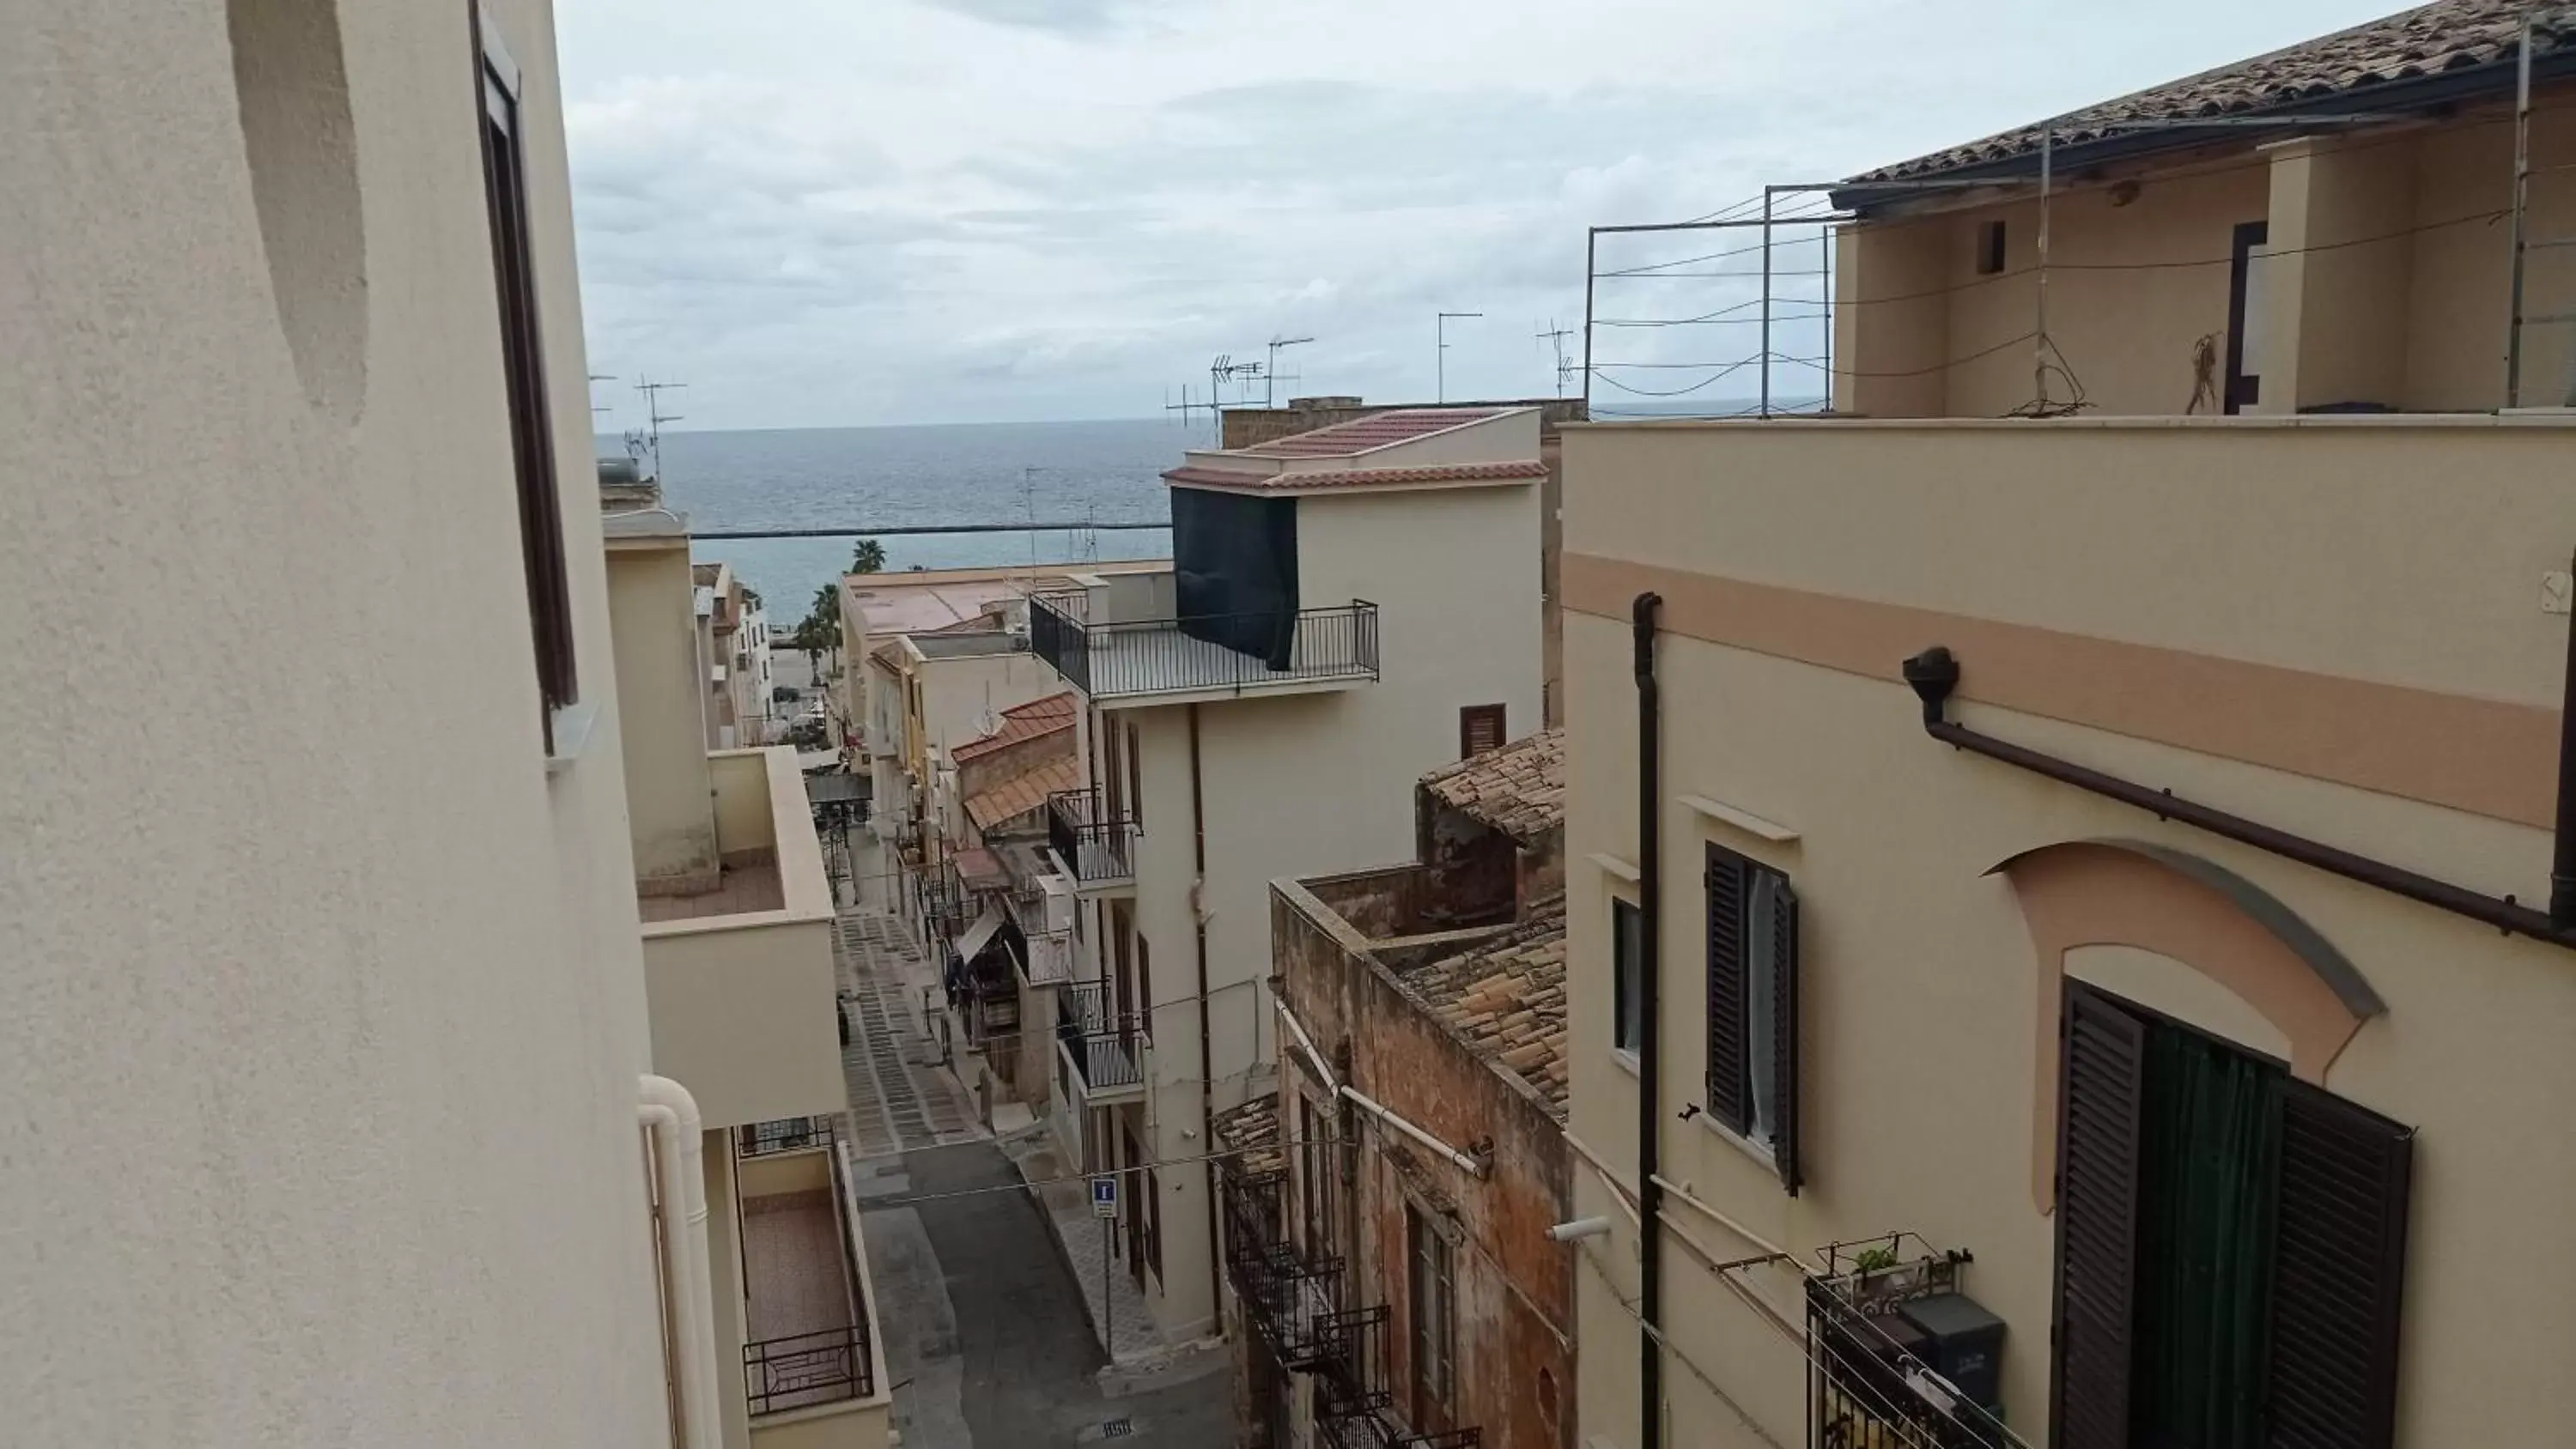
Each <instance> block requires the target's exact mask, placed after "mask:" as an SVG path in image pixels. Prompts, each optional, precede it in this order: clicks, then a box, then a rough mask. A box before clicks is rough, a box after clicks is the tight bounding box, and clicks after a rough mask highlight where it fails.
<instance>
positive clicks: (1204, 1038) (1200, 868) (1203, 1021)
mask: <svg viewBox="0 0 2576 1449" xmlns="http://www.w3.org/2000/svg"><path fill="white" fill-rule="evenodd" d="M1188 709H1189V719H1190V870H1191V872H1192V874H1191V877H1190V878H1191V880H1193V881H1195V882H1196V883H1197V884H1196V888H1195V889H1193V890H1192V891H1191V892H1190V932H1191V935H1192V936H1193V937H1194V938H1195V947H1194V950H1195V954H1196V958H1197V962H1198V985H1199V1075H1200V1076H1201V1077H1203V1078H1205V1079H1206V1080H1204V1081H1202V1082H1200V1083H1199V1151H1201V1152H1202V1153H1213V1152H1215V1151H1216V1057H1215V1055H1214V1052H1213V1048H1212V1047H1211V1046H1210V1045H1209V1039H1210V1036H1211V1033H1210V1032H1209V1030H1208V959H1207V911H1206V905H1207V796H1206V792H1205V791H1204V789H1202V787H1201V784H1200V777H1199V707H1198V706H1197V705H1195V704H1192V705H1190V706H1188ZM1252 1039H1253V1042H1254V1044H1255V1045H1258V1044H1259V1043H1260V1040H1261V1016H1260V1014H1259V1013H1258V1012H1255V1013H1254V1014H1253V1018H1252ZM1201 1168H1202V1170H1203V1173H1204V1176H1205V1180H1204V1181H1203V1182H1202V1184H1201V1187H1200V1192H1199V1200H1200V1206H1202V1207H1204V1208H1205V1209H1207V1261H1208V1292H1209V1294H1210V1295H1211V1297H1212V1298H1213V1297H1215V1296H1218V1295H1219V1290H1218V1287H1217V1285H1218V1284H1219V1283H1220V1282H1222V1281H1223V1279H1222V1278H1220V1277H1219V1276H1218V1261H1219V1259H1218V1254H1217V1240H1216V1239H1217V1227H1216V1177H1217V1168H1216V1159H1215V1158H1214V1157H1210V1158H1208V1159H1207V1161H1206V1162H1204V1163H1202V1164H1201ZM1158 1213H1159V1210H1158ZM1159 1220H1160V1218H1159V1215H1158V1217H1157V1221H1159Z"/></svg>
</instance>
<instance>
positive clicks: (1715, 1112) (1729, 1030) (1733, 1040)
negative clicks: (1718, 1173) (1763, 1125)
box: [1647, 845, 1753, 1135]
mask: <svg viewBox="0 0 2576 1449" xmlns="http://www.w3.org/2000/svg"><path fill="white" fill-rule="evenodd" d="M1707 883H1708V1114H1709V1115H1710V1116H1711V1117H1714V1118H1716V1119H1717V1122H1718V1125H1720V1126H1722V1127H1725V1128H1726V1129H1727V1130H1728V1131H1731V1132H1734V1133H1736V1134H1738V1135H1742V1134H1743V1133H1746V1132H1749V1131H1751V1130H1752V1126H1753V1103H1752V1101H1751V1100H1750V1096H1751V1094H1750V1093H1748V1092H1746V1091H1745V1089H1744V1073H1745V1061H1744V1034H1745V1031H1746V1030H1747V1023H1746V1015H1747V1013H1748V1012H1749V1011H1750V1010H1751V1009H1752V1007H1751V999H1750V998H1751V985H1752V982H1751V978H1750V977H1749V975H1748V974H1747V972H1746V970H1745V962H1744V905H1745V901H1744V897H1745V883H1746V882H1745V868H1744V861H1743V859H1742V858H1741V857H1739V856H1737V855H1735V854H1733V853H1731V852H1729V851H1725V850H1721V849H1719V848H1718V847H1716V846H1714V845H1712V846H1710V847H1708V877H1707ZM1647 969H1648V970H1650V971H1651V970H1653V969H1654V966H1653V963H1651V962H1650V963H1648V965H1647Z"/></svg>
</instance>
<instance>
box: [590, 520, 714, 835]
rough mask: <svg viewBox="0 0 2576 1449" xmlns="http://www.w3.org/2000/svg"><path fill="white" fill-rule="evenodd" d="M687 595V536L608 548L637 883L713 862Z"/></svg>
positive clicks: (690, 591)
mask: <svg viewBox="0 0 2576 1449" xmlns="http://www.w3.org/2000/svg"><path fill="white" fill-rule="evenodd" d="M693 595H694V586H693V585H691V584H690V582H689V546H688V541H687V540H686V539H684V538H673V539H669V540H660V539H657V540H654V541H653V542H651V543H640V542H638V543H623V542H621V543H618V544H615V545H612V546H611V547H610V549H609V552H608V611H609V621H610V632H611V634H612V636H613V638H614V640H615V643H616V651H617V695H618V714H619V717H620V718H621V719H623V720H624V721H625V722H626V731H625V742H626V748H625V757H626V811H627V824H628V828H629V830H630V831H631V832H632V835H633V838H634V842H635V878H636V880H637V881H639V882H652V881H657V880H661V881H670V882H674V883H678V882H686V881H689V880H692V879H703V878H704V877H705V876H706V874H707V873H708V872H709V871H711V870H713V869H714V868H715V864H716V838H715V818H714V816H713V815H712V814H711V813H710V812H709V810H708V808H707V800H708V797H709V796H710V795H711V794H712V793H713V791H714V788H715V787H714V782H713V780H712V778H711V777H710V776H709V774H708V766H707V746H706V726H705V723H704V720H703V712H704V711H703V702H702V697H703V694H704V686H703V685H702V684H701V682H700V679H699V673H698V671H699V668H700V663H699V659H698V628H697V617H696V615H695V614H694V613H693V612H692V610H691V607H690V600H691V598H692V597H693Z"/></svg>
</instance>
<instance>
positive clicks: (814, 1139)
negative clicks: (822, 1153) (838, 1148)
mask: <svg viewBox="0 0 2576 1449" xmlns="http://www.w3.org/2000/svg"><path fill="white" fill-rule="evenodd" d="M831 1145H832V1119H831V1118H829V1117H782V1118H780V1119H779V1120H777V1121H775V1122H753V1123H750V1124H748V1125H746V1126H742V1127H736V1128H735V1129H733V1155H734V1156H736V1157H767V1156H769V1155H770V1154H771V1153H775V1152H806V1151H810V1150H812V1149H815V1148H818V1147H819V1148H829V1147H830V1146H831Z"/></svg>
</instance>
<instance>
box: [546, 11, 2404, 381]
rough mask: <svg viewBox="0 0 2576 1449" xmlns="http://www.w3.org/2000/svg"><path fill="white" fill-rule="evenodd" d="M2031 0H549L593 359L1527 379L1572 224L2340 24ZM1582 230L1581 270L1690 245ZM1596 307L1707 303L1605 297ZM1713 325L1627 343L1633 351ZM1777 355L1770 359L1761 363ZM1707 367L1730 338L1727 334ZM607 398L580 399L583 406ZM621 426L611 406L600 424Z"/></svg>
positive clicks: (961, 372)
mask: <svg viewBox="0 0 2576 1449" xmlns="http://www.w3.org/2000/svg"><path fill="white" fill-rule="evenodd" d="M2380 8H2382V5H2381V3H2380V0H2275V3H2273V4H2272V5H2269V6H2266V7H2263V8H2262V9H2261V10H2260V11H2259V12H2248V11H2246V10H2245V9H2244V7H2241V6H2223V5H2221V4H2220V3H2218V0H2173V3H2172V4H2170V5H2168V6H2166V7H2165V8H2163V9H2161V10H2157V11H2152V12H2148V11H2140V10H2137V9H2136V8H2135V7H2113V6H2109V5H2107V4H2100V3H2096V4H2093V5H2088V6H2081V7H2068V6H2064V5H2055V4H2052V5H2044V4H2041V3H2039V0H1983V3H1975V4H1971V3H1968V0H1921V3H1917V4H1912V5H1904V6H1889V5H1885V4H1883V3H1875V0H1872V3H1864V0H1807V3H1805V4H1802V5H1800V6H1796V7H1778V8H1774V9H1765V10H1752V9H1748V8H1745V7H1742V6H1738V5H1719V4H1704V3H1692V4H1683V3H1672V0H1596V3H1594V4H1592V5H1589V6H1584V7H1572V8H1569V7H1565V6H1562V5H1553V4H1549V5H1541V4H1536V3H1530V0H1488V3H1480V4H1475V5H1467V4H1464V3H1458V0H1437V3H1435V0H1393V3H1390V0H1309V3H1306V4H1302V5H1299V6H1296V7H1281V6H1279V5H1277V4H1276V3H1261V4H1254V3H1250V0H1206V3H1194V4H1191V5H1187V6H1182V5H1176V4H1172V3H1169V0H916V3H907V0H875V3H871V4H867V5H849V4H846V3H833V0H758V3H753V4H739V5H732V6H709V5H705V4H703V3H701V0H558V12H557V13H558V20H559V24H560V27H561V30H562V42H561V52H562V57H563V65H564V69H565V88H566V94H567V101H568V104H567V123H568V128H569V135H570V146H571V151H572V161H573V173H574V183H575V206H576V216H577V219H578V222H579V224H580V228H581V248H582V273H583V281H584V287H585V297H584V301H585V307H586V312H587V319H588V323H589V328H590V333H591V356H592V362H593V365H594V368H595V369H596V370H598V371H602V372H609V373H619V374H632V373H638V372H647V371H649V372H651V373H653V374H655V375H657V376H670V377H685V378H686V379H687V380H688V381H689V382H690V384H691V387H690V391H689V393H688V398H689V403H690V406H689V409H688V411H689V415H690V421H691V424H692V425H694V426H709V427H750V426H794V425H812V424H832V423H864V422H895V421H934V420H948V419H987V418H1013V417H1053V416H1142V415H1146V414H1149V413H1152V412H1153V411H1155V410H1156V409H1157V408H1158V407H1159V406H1160V405H1161V403H1162V401H1163V399H1164V397H1165V395H1166V392H1167V391H1168V390H1170V389H1174V388H1176V387H1177V386H1178V384H1180V383H1181V382H1183V381H1184V380H1188V381H1191V382H1193V383H1194V384H1195V385H1196V386H1197V387H1198V388H1200V389H1202V390H1203V389H1204V387H1205V385H1206V367H1207V361H1208V359H1209V358H1210V357H1211V356H1213V355H1214V354H1217V353H1220V352H1226V353H1232V354H1234V355H1236V356H1238V357H1246V356H1256V355H1259V354H1260V352H1261V346H1262V344H1263V343H1264V342H1265V341H1266V340H1267V339H1268V338H1270V337H1272V336H1274V335H1293V334H1300V333H1311V334H1313V335H1314V336H1315V337H1316V339H1317V340H1316V341H1315V342H1314V343H1313V344H1311V345H1309V346H1306V347H1301V348H1299V349H1297V350H1296V351H1295V352H1294V353H1292V354H1291V358H1292V359H1293V364H1294V369H1295V370H1296V371H1297V372H1298V373H1300V374H1301V375H1302V378H1303V384H1302V389H1303V390H1307V391H1332V392H1361V393H1366V394H1369V395H1372V396H1379V397H1414V396H1420V395H1423V394H1426V393H1427V392H1428V391H1429V390H1430V387H1431V382H1432V372H1433V360H1434V355H1433V326H1432V315H1431V314H1432V313H1433V312H1435V311H1439V310H1444V309H1445V310H1466V311H1481V312H1484V313H1485V314H1486V318H1485V320H1484V321H1483V322H1482V323H1474V322H1469V323H1461V324H1457V326H1456V327H1455V329H1454V330H1453V332H1452V335H1451V348H1452V350H1451V351H1450V353H1449V354H1448V358H1447V365H1448V372H1449V378H1450V389H1451V392H1452V394H1453V395H1462V394H1484V395H1499V394H1514V395H1517V394H1532V393H1545V392H1549V391H1552V390H1553V386H1554V384H1553V356H1552V354H1551V353H1550V352H1549V351H1548V350H1547V348H1546V347H1545V346H1544V345H1543V344H1541V343H1540V342H1538V341H1537V339H1536V338H1535V337H1534V336H1533V335H1532V334H1534V333H1535V332H1537V331H1538V330H1540V327H1541V325H1542V324H1545V323H1547V322H1548V321H1549V320H1551V319H1554V320H1555V321H1558V322H1563V323H1576V322H1579V319H1580V318H1581V315H1582V305H1583V245H1584V228H1585V227H1586V225H1587V224H1590V223H1600V222H1614V221H1636V220H1655V219H1678V218H1681V217H1687V216H1692V215H1696V214H1700V213H1705V212H1709V211H1713V210H1715V209H1717V208H1718V207H1720V206H1723V205H1726V204H1728V203H1731V202H1734V201H1736V200H1737V199H1739V198H1741V197H1743V196H1744V195H1746V194H1747V193H1749V192H1753V191H1756V190H1758V189H1759V187H1760V186H1761V185H1762V184H1763V183H1764V182H1766V181H1779V180H1786V179H1813V178H1823V177H1831V176H1836V175H1842V174H1847V173H1849V172H1852V171H1856V170H1859V169H1861V168H1863V167H1866V166H1868V165H1871V164H1875V163H1878V162H1883V161H1888V160H1892V159H1897V158H1900V157H1903V156H1906V155H1910V154H1914V153H1916V152H1920V151H1925V150H1930V149H1933V148H1935V147H1938V146H1942V145H1945V144H1948V143H1951V142H1954V141H1958V140H1963V139H1968V138H1970V137H1973V136H1977V135H1981V134H1985V133H1987V132H1990V131H1993V130H1997V129H2001V128H2003V127H2005V126H2008V125H2012V124H2016V123H2019V122H2022V121H2026V120H2028V119H2030V118H2032V117H2034V116H2037V115H2042V114H2047V113H2049V112H2051V111H2054V110H2058V109H2064V108H2067V107H2071V106H2074V105H2077V104H2081V103H2083V102H2086V101H2089V100H2093V99H2097V98H2099V97H2101V96H2104V95H2109V94H2113V93H2116V92H2118V91H2121V90H2125V89H2129V88H2134V87H2136V86H2140V85H2145V84H2150V83H2153V82H2155V81H2158V80H2162V79H2167V78H2169V77H2171V76H2174V75H2178V74H2183V73H2186V72H2189V71H2191V70H2195V69H2199V68H2202V67H2205V66H2208V65H2212V64H2217V63H2222V62H2225V61H2227V60H2231V59H2234V58H2236V57H2238V56H2241V55H2247V54H2252V53H2255V52H2257V51H2260V50H2263V49H2267V48H2269V47H2271V46H2275V45H2279V44H2284V43H2287V42H2290V41H2294V40H2297V39H2299V38H2301V37H2303V36H2307V35H2312V34H2317V33H2320V32H2322V31H2325V30H2327V29H2331V28H2333V27H2334V26H2337V25H2341V24H2348V23H2351V22H2353V21H2356V20H2359V19H2363V18H2367V17H2368V16H2369V15H2371V14H2374V13H2376V12H2377V11H2378V10H2379V9H2380ZM1718 249H1719V248H1718V247H1717V246H1715V245H1710V246H1706V247H1700V246H1698V245H1697V244H1696V242H1677V241H1676V240H1675V239H1674V238H1671V237H1661V238H1655V239H1651V240H1646V241H1630V242H1622V243H1619V244H1618V246H1617V248H1616V251H1617V255H1616V256H1613V255H1611V254H1610V251H1609V250H1605V255H1604V264H1605V265H1614V264H1633V263H1635V262H1643V261H1652V260H1656V259H1658V258H1662V257H1670V256H1676V255H1685V254H1689V252H1691V251H1692V250H1707V251H1714V250H1718ZM1602 290H1603V295H1602V297H1601V299H1600V308H1601V315H1603V316H1605V317H1606V316H1615V315H1618V314H1619V313H1620V312H1622V311H1636V310H1641V309H1642V310H1646V311H1649V312H1651V313H1653V314H1654V315H1661V316H1678V315H1684V314H1686V313H1689V312H1692V311H1707V310H1711V309H1713V308H1716V307H1720V306H1724V305H1727V304H1728V303H1730V302H1732V301H1735V300H1737V299H1739V298H1741V297H1742V296H1743V295H1745V289H1744V285H1743V284H1742V283H1740V282H1736V281H1731V280H1726V279H1719V278H1682V279H1676V280H1671V281H1664V282H1634V283H1626V284H1621V285H1616V286H1613V285H1605V286H1604V287H1603V289H1602ZM1745 330H1746V329H1742V328H1736V327H1712V328H1692V329H1665V330H1655V329H1632V330H1630V331H1627V332H1623V333H1622V334H1621V335H1620V336H1619V337H1618V338H1617V339H1616V341H1615V344H1613V343H1612V342H1611V341H1610V339H1608V337H1607V335H1606V334H1605V338H1604V345H1605V348H1607V347H1610V346H1612V345H1615V347H1616V348H1617V349H1618V350H1617V351H1615V352H1606V353H1605V355H1612V356H1616V357H1619V358H1623V359H1632V360H1637V361H1680V360H1697V359H1698V358H1699V357H1700V355H1701V354H1702V353H1705V352H1707V351H1708V350H1710V349H1713V348H1714V349H1718V350H1720V351H1721V352H1724V353H1725V354H1726V355H1736V354H1740V353H1743V352H1749V351H1750V350H1751V346H1750V344H1749V341H1748V340H1746V339H1744V338H1742V337H1734V336H1721V335H1719V334H1737V333H1742V332H1744V331H1745ZM1785 345H1788V346H1795V345H1796V343H1795V342H1794V341H1791V342H1787V343H1786V344H1785ZM1729 349H1731V351H1729ZM611 392H612V390H603V393H602V399H603V401H606V400H609V399H610V397H611ZM620 418H621V420H622V414H621V415H620Z"/></svg>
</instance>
